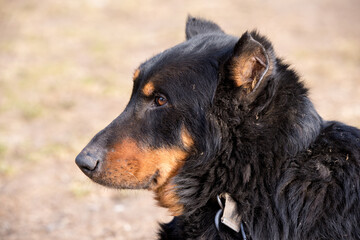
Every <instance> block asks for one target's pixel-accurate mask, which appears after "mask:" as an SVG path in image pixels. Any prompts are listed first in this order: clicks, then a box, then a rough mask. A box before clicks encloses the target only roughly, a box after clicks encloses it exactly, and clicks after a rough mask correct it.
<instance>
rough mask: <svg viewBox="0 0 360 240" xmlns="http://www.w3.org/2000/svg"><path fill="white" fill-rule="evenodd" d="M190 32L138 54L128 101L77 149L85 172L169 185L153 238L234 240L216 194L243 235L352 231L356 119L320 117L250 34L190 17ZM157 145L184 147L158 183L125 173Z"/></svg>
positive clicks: (359, 160) (357, 188)
mask: <svg viewBox="0 0 360 240" xmlns="http://www.w3.org/2000/svg"><path fill="white" fill-rule="evenodd" d="M186 39H187V40H186V41H185V42H183V43H181V44H179V45H177V46H175V47H173V48H171V49H168V50H166V51H164V52H162V53H160V54H158V55H156V56H155V57H153V58H151V59H149V60H148V61H146V62H145V63H143V64H141V66H140V67H139V71H138V73H139V75H138V76H136V77H135V80H134V87H133V93H132V96H131V99H130V102H129V104H128V106H127V107H126V109H125V111H124V112H123V113H122V114H121V115H120V116H119V117H118V118H116V119H115V120H114V121H113V122H112V123H111V124H110V125H109V126H108V127H106V128H105V129H104V130H103V131H101V132H100V133H98V134H97V135H96V136H95V137H94V138H93V139H92V140H91V142H90V143H89V144H88V145H87V146H86V147H85V148H84V150H83V151H82V152H81V153H80V154H79V156H78V157H77V159H76V163H77V164H78V165H79V167H80V168H81V169H82V171H83V172H84V173H85V174H86V175H88V176H89V177H90V178H92V179H93V180H94V181H96V182H98V183H101V184H104V185H107V186H111V187H116V188H147V189H149V188H150V189H151V187H153V188H152V189H155V190H157V189H159V188H161V187H164V185H166V184H170V185H166V186H175V187H173V188H172V189H171V190H169V191H174V192H175V193H176V196H177V197H178V204H179V205H181V206H182V207H183V208H182V210H183V211H182V212H181V214H180V215H179V216H176V217H174V219H173V220H172V221H171V222H170V223H168V224H162V225H161V230H160V233H159V238H160V239H242V235H241V233H237V232H235V231H233V230H232V229H230V228H228V227H226V226H225V225H223V224H220V229H219V230H217V228H216V226H215V223H214V217H215V214H216V212H217V211H218V210H219V205H218V204H217V202H216V196H217V195H218V194H221V193H228V194H230V195H231V197H232V198H233V199H234V200H235V202H236V204H237V209H238V214H239V215H240V216H241V218H242V223H243V226H244V230H245V233H246V236H247V239H260V240H263V239H301V240H303V239H326V240H327V239H360V227H359V223H360V131H359V129H356V128H354V127H350V126H347V125H344V124H342V123H339V122H327V121H324V120H322V118H321V117H320V116H319V115H318V113H317V112H316V110H315V109H314V106H313V104H312V103H311V101H310V100H309V98H308V91H307V89H306V88H305V87H304V84H303V83H302V82H301V81H300V80H299V77H298V75H297V74H296V73H295V72H294V71H293V70H291V69H290V68H289V66H288V65H287V64H285V63H284V62H283V61H282V60H281V59H279V58H277V57H276V55H275V52H274V50H273V47H272V45H271V43H270V42H269V41H268V40H267V39H266V38H265V37H263V36H261V35H260V34H258V33H257V32H250V33H248V32H246V33H245V34H243V35H242V37H241V38H240V39H239V38H236V37H233V36H230V35H227V34H225V33H224V32H223V31H222V30H221V29H220V27H219V26H218V25H216V24H215V23H213V22H210V21H206V20H202V19H196V18H192V17H189V18H188V21H187V26H186ZM149 82H150V83H151V84H152V85H151V86H152V87H151V91H149V92H148V93H146V92H145V93H144V89H145V86H147V84H148V83H149ZM159 97H161V98H162V99H166V100H167V102H166V104H158V102H157V100H158V99H159ZM184 129H186V130H187V132H188V134H189V135H190V136H191V141H189V142H190V143H193V144H188V146H186V144H184V140H183V138H182V137H181V136H182V135H181V134H182V133H184ZM129 139H130V140H129ZM127 141H131V142H136V144H133V145H126V144H124V142H125V143H126V142H127ZM118 143H120V146H124V145H125V147H123V148H122V149H121V150H119V151H118V152H116V149H115V148H114V146H116V144H118ZM121 144H122V145H121ZM126 146H130V147H132V146H135V147H134V148H138V149H140V150H139V151H138V152H140V153H138V152H136V151H135V152H132V150H131V149H128V148H130V147H126ZM139 146H140V147H139ZM141 146H142V147H141ZM159 149H162V150H164V149H165V150H168V149H177V151H179V149H180V150H181V151H182V152H183V153H186V159H182V160H184V165H182V166H181V167H179V169H173V170H172V171H173V172H175V173H176V174H175V176H170V175H169V176H170V177H169V179H166V181H165V183H164V185H161V186H156V184H158V183H159V182H158V180H159V179H161V177H162V176H161V174H163V172H161V171H164V170H161V169H160V170H154V171H153V172H147V173H146V174H147V175H149V177H148V178H143V179H142V180H141V181H140V180H139V179H137V178H136V177H135V180H137V181H135V180H134V178H131V177H132V176H133V174H131V175H132V176H129V171H131V170H132V169H135V168H136V169H137V168H139V169H141V168H140V167H138V166H140V165H141V164H143V162H144V161H145V160H146V158H145V157H144V158H145V160H143V159H141V158H142V156H141V152H145V151H147V154H146V157H148V158H149V154H148V153H151V151H156V150H159ZM114 152H115V153H114ZM109 153H110V157H108V156H109ZM111 154H113V155H111ZM114 154H115V157H113V158H111V156H114ZM116 154H118V155H116ZM121 154H123V155H124V154H125V157H123V155H121ZM134 156H135V157H134ZM156 156H158V155H156ZM123 158H124V159H123ZM152 161H156V159H155V160H154V159H152ZM129 162H131V164H130V163H129ZM111 164H113V165H111ZM152 168H153V169H158V168H157V166H150V167H149V166H148V167H147V169H152ZM124 169H125V170H124ZM148 171H150V170H148ZM134 173H136V172H134ZM119 179H120V180H119ZM159 199H160V198H159ZM176 206H177V205H176Z"/></svg>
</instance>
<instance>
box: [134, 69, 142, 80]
mask: <svg viewBox="0 0 360 240" xmlns="http://www.w3.org/2000/svg"><path fill="white" fill-rule="evenodd" d="M139 75H140V70H139V69H136V70H135V72H134V75H133V81H135V80H136V79H137V78H138V77H139Z"/></svg>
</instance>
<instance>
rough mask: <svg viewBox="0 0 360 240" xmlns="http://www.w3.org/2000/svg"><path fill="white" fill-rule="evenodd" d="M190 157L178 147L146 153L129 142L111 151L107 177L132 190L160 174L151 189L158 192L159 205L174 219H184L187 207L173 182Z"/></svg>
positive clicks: (128, 140) (118, 145) (108, 156)
mask: <svg viewBox="0 0 360 240" xmlns="http://www.w3.org/2000/svg"><path fill="white" fill-rule="evenodd" d="M188 143H189V142H188ZM187 155H188V153H187V152H185V151H183V150H181V149H180V148H178V147H174V148H161V149H142V148H140V147H139V146H138V145H137V144H136V142H135V141H134V140H132V139H126V140H124V141H122V142H121V143H120V144H117V145H115V146H114V148H113V150H112V151H109V153H108V154H107V157H106V160H105V161H106V162H105V164H104V172H105V174H106V175H109V176H105V177H108V178H110V179H109V180H110V181H111V182H112V183H113V184H115V185H117V184H119V185H120V184H121V183H124V182H126V183H127V184H128V185H130V186H134V187H135V186H136V185H140V184H142V183H146V181H148V179H149V177H151V176H153V175H154V174H155V173H156V172H157V171H158V172H159V176H158V177H157V179H156V181H157V182H156V185H152V186H150V189H151V190H153V191H154V192H155V198H156V199H157V200H158V202H159V205H160V206H162V207H166V208H168V209H169V210H170V212H171V213H172V215H174V216H177V215H180V214H181V212H182V210H183V206H182V205H180V204H179V203H178V200H179V199H178V197H177V196H176V193H175V192H174V191H173V187H174V186H173V185H172V184H171V183H170V180H171V179H172V178H173V177H174V176H175V175H176V174H177V173H178V171H179V169H180V168H181V167H182V166H183V165H184V160H185V158H186V157H187Z"/></svg>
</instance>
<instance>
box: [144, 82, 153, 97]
mask: <svg viewBox="0 0 360 240" xmlns="http://www.w3.org/2000/svg"><path fill="white" fill-rule="evenodd" d="M142 91H143V93H144V94H145V96H150V95H151V94H152V93H153V92H154V84H153V83H152V82H148V83H147V84H145V86H144V88H143V90H142Z"/></svg>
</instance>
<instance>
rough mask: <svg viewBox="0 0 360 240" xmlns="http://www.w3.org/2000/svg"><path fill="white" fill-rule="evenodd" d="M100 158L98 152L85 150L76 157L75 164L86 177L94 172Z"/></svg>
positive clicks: (100, 155)
mask: <svg viewBox="0 0 360 240" xmlns="http://www.w3.org/2000/svg"><path fill="white" fill-rule="evenodd" d="M101 158H102V154H101V152H100V151H97V150H96V149H87V148H85V149H84V150H82V151H81V153H80V154H79V155H78V156H77V157H76V159H75V163H76V164H77V165H78V166H79V168H80V169H81V171H83V172H84V173H85V174H86V175H89V174H91V173H93V172H95V171H96V169H97V167H98V166H99V163H100V161H101Z"/></svg>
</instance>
